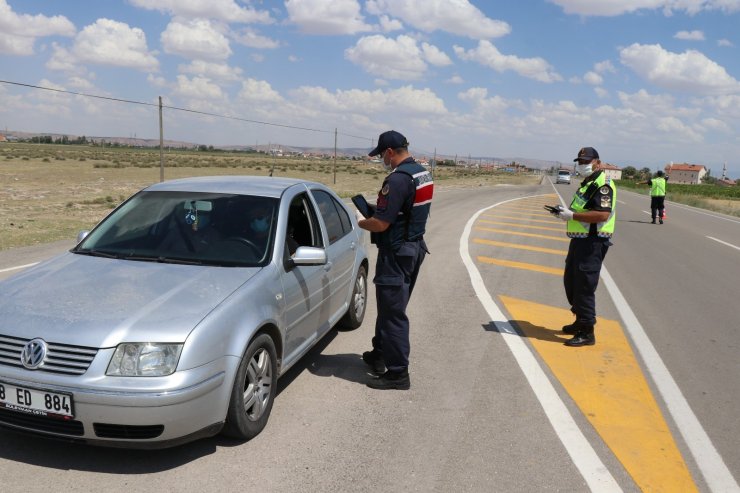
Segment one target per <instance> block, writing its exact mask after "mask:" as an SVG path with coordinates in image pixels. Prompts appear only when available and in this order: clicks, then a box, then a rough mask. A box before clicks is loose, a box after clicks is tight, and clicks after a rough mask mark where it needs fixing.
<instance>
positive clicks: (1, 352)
mask: <svg viewBox="0 0 740 493" xmlns="http://www.w3.org/2000/svg"><path fill="white" fill-rule="evenodd" d="M30 340H31V339H22V338H20V337H10V336H5V335H2V334H0V365H5V366H15V367H18V368H24V366H23V364H22V363H21V351H23V346H25V345H26V343H28V342H29V341H30ZM46 346H47V353H46V358H45V359H44V363H43V364H42V365H41V366H40V367H38V368H37V369H36V370H35V371H44V372H48V373H61V374H63V375H82V374H83V373H85V372H86V371H87V368H88V367H89V366H90V363H92V360H93V359H94V358H95V355H96V354H97V353H98V350H97V348H90V347H84V346H70V345H67V344H56V343H53V342H47V343H46Z"/></svg>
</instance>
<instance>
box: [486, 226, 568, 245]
mask: <svg viewBox="0 0 740 493" xmlns="http://www.w3.org/2000/svg"><path fill="white" fill-rule="evenodd" d="M475 230H476V231H488V232H491V233H505V234H507V235H514V236H528V237H530V238H542V239H545V240H552V241H561V242H563V243H568V242H569V241H570V238H567V237H565V238H564V237H563V236H553V235H538V234H534V233H518V232H515V231H509V230H508V229H496V228H482V227H480V226H476V227H475Z"/></svg>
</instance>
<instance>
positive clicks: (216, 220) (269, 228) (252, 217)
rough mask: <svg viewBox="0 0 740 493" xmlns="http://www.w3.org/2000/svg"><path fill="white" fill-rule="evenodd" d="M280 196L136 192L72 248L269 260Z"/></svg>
mask: <svg viewBox="0 0 740 493" xmlns="http://www.w3.org/2000/svg"><path fill="white" fill-rule="evenodd" d="M278 203H279V200H278V199H275V198H269V197H257V196H249V195H233V194H216V193H197V192H171V191H159V192H139V193H138V194H136V195H134V196H133V197H132V198H130V199H129V200H128V201H126V202H125V203H124V204H123V205H121V207H119V208H118V209H116V210H115V211H114V212H113V213H112V214H111V215H109V216H108V217H107V218H105V219H104V220H103V221H102V222H101V223H100V224H99V225H98V226H97V227H96V228H95V229H94V230H93V231H92V232H91V233H90V234H89V235H88V236H87V237H86V238H85V239H84V240H83V241H82V242H81V243H80V244H79V245H78V246H77V247H75V248H74V249H73V250H72V252H73V253H77V254H82V255H94V256H100V257H109V258H116V259H126V260H137V261H153V262H168V263H179V264H195V265H218V266H224V267H256V266H262V265H265V264H267V263H268V262H269V261H270V256H271V251H272V245H273V242H274V237H275V224H276V222H277V209H278Z"/></svg>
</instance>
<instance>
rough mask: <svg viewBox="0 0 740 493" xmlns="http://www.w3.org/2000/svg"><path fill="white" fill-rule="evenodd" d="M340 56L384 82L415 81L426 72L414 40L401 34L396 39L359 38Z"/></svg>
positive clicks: (431, 50)
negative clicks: (384, 80) (390, 80)
mask: <svg viewBox="0 0 740 493" xmlns="http://www.w3.org/2000/svg"><path fill="white" fill-rule="evenodd" d="M433 48H434V47H432V46H431V45H430V47H429V48H428V51H429V52H430V53H431V52H434V49H433ZM439 53H441V52H439ZM442 55H444V53H442ZM344 56H345V58H347V60H349V61H351V62H353V63H355V64H357V65H359V66H361V67H362V68H363V69H364V70H365V71H366V72H368V73H371V74H376V75H382V76H383V77H385V78H388V79H400V80H415V79H419V78H421V76H422V75H423V74H424V72H426V70H427V64H426V63H425V62H424V60H423V58H424V57H423V54H422V50H420V49H419V46H418V45H417V42H416V40H415V39H414V38H412V37H410V36H406V35H405V34H401V35H399V36H398V37H397V38H396V39H392V38H386V37H385V36H382V35H380V34H376V35H373V36H365V37H362V38H360V39H359V40H358V41H357V44H356V45H355V46H353V47H351V48H347V49H346V50H345V51H344ZM445 56H446V55H445Z"/></svg>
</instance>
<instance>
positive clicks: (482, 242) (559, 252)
mask: <svg viewBox="0 0 740 493" xmlns="http://www.w3.org/2000/svg"><path fill="white" fill-rule="evenodd" d="M473 243H478V244H480V245H491V246H500V247H505V248H516V249H519V250H529V251H531V252H541V253H551V254H553V255H562V256H566V255H567V254H568V250H555V249H554V248H544V247H536V246H530V245H521V244H519V243H507V242H505V241H496V240H484V239H482V238H473Z"/></svg>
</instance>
